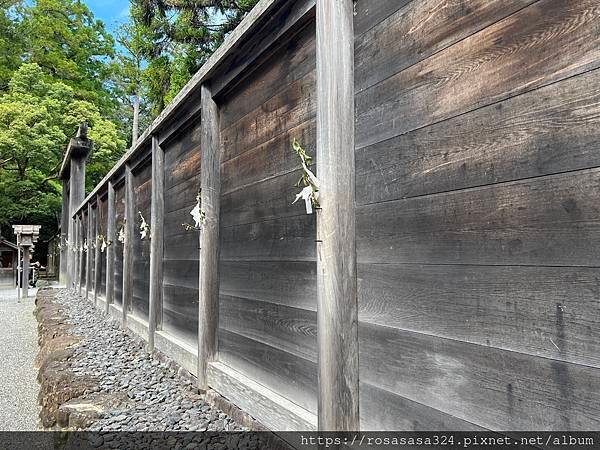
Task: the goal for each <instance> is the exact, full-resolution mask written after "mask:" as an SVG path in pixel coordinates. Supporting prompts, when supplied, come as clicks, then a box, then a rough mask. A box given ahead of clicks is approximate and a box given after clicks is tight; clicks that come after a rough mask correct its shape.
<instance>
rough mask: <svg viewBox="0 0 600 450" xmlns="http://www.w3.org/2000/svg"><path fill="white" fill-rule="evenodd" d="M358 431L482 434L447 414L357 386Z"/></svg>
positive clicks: (468, 424) (402, 398)
mask: <svg viewBox="0 0 600 450" xmlns="http://www.w3.org/2000/svg"><path fill="white" fill-rule="evenodd" d="M360 429H361V431H391V430H394V431H483V430H484V429H483V428H481V427H478V426H477V425H474V424H472V423H470V422H467V421H465V420H461V419H458V418H456V417H454V416H453V415H451V414H446V413H443V412H441V411H439V410H437V409H435V408H431V407H429V406H426V405H423V404H421V403H418V402H414V401H412V400H409V399H407V398H404V397H401V396H399V395H396V394H393V393H391V392H388V391H386V390H383V389H379V388H377V387H375V386H373V385H371V384H368V383H364V382H363V383H361V384H360Z"/></svg>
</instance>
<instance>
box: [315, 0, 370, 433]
mask: <svg viewBox="0 0 600 450" xmlns="http://www.w3.org/2000/svg"><path fill="white" fill-rule="evenodd" d="M353 19H354V17H353V3H352V1H351V0H330V1H323V0H321V1H317V80H318V82H317V103H318V111H317V168H318V173H317V175H318V177H319V180H320V183H321V185H320V186H319V191H320V192H319V193H320V198H319V203H320V205H321V207H322V209H319V210H317V302H318V307H317V315H318V348H319V350H318V352H319V358H318V359H319V364H318V369H319V376H318V380H319V389H318V392H319V395H318V402H319V408H318V409H319V413H318V415H319V430H323V431H351V430H358V429H359V426H360V419H359V407H358V402H359V399H358V395H359V386H358V334H357V322H358V317H357V309H358V308H357V294H356V226H355V214H354V207H355V199H354V196H355V190H354V189H355V187H354V186H355V183H354V178H355V177H354V174H355V169H354V28H353ZM332 43H335V45H332Z"/></svg>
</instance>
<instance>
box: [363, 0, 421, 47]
mask: <svg viewBox="0 0 600 450" xmlns="http://www.w3.org/2000/svg"><path fill="white" fill-rule="evenodd" d="M411 1H413V0H356V1H355V2H354V36H355V37H356V41H357V42H358V41H360V40H362V35H363V34H364V33H365V32H367V31H369V30H370V29H371V28H373V27H374V26H376V25H378V24H380V23H381V22H383V21H385V20H386V18H387V17H389V16H391V15H392V14H394V13H395V12H396V11H398V10H400V9H402V8H403V7H404V6H406V5H407V4H409V3H410V2H411Z"/></svg>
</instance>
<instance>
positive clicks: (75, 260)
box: [70, 216, 79, 290]
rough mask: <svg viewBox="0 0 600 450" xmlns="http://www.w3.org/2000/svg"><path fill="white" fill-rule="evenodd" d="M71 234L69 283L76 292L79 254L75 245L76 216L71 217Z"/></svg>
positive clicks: (76, 232) (76, 236) (76, 242)
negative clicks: (71, 248)
mask: <svg viewBox="0 0 600 450" xmlns="http://www.w3.org/2000/svg"><path fill="white" fill-rule="evenodd" d="M72 220H73V228H72V230H73V234H72V235H71V238H70V239H71V240H72V241H73V263H72V264H73V265H72V267H71V281H72V284H73V289H75V290H77V264H78V263H79V258H78V256H79V252H78V251H77V244H78V241H79V228H78V223H77V216H73V218H72Z"/></svg>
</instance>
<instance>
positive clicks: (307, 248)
mask: <svg viewBox="0 0 600 450" xmlns="http://www.w3.org/2000/svg"><path fill="white" fill-rule="evenodd" d="M221 223H222V224H223V222H221ZM315 233H316V227H315V217H314V215H310V216H309V215H301V216H296V217H284V218H281V219H276V220H269V221H265V222H256V223H252V224H247V225H239V226H234V227H225V228H221V230H220V236H221V258H222V259H224V260H238V261H240V260H273V261H276V260H288V261H311V260H314V258H315V245H316V244H315V236H316V234H315Z"/></svg>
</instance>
